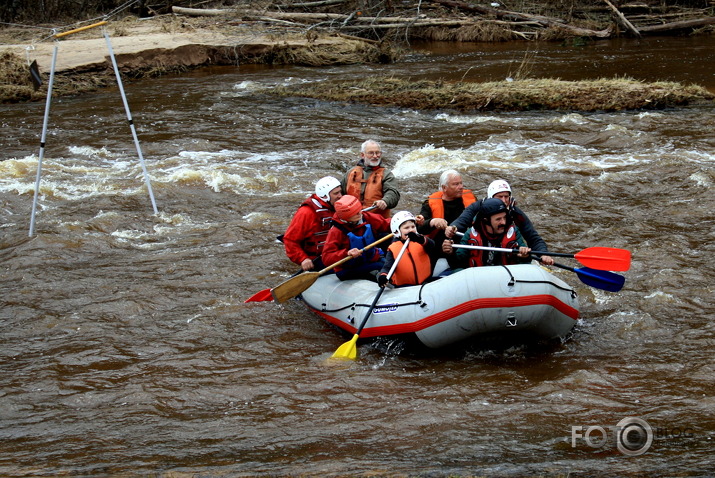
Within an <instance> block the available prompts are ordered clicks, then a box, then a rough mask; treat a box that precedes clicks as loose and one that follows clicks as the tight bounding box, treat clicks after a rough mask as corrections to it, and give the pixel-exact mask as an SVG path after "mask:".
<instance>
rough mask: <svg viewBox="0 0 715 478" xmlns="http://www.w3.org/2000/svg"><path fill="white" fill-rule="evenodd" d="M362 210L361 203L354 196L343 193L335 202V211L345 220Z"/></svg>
mask: <svg viewBox="0 0 715 478" xmlns="http://www.w3.org/2000/svg"><path fill="white" fill-rule="evenodd" d="M360 211H362V204H360V201H359V200H358V198H356V197H355V196H350V195H345V196H343V197H341V198H340V199H338V200H337V201H336V202H335V212H336V213H337V215H338V217H339V218H340V219H342V220H343V221H347V220H348V219H350V218H351V217H353V216H354V215H356V214H358V213H359V212H360Z"/></svg>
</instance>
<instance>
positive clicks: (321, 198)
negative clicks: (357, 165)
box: [281, 176, 343, 271]
mask: <svg viewBox="0 0 715 478" xmlns="http://www.w3.org/2000/svg"><path fill="white" fill-rule="evenodd" d="M342 196H343V194H342V188H341V186H340V181H338V180H337V179H336V178H334V177H332V176H325V177H324V178H321V179H319V180H318V182H317V183H315V192H314V193H313V194H311V195H310V197H308V198H307V199H306V200H305V201H303V202H302V203H301V204H300V206H299V207H298V210H297V211H296V212H295V215H294V216H293V219H292V220H291V222H290V224H289V225H288V228H287V229H286V232H285V234H284V235H283V236H282V237H281V240H282V241H283V246H284V247H285V251H286V255H287V256H288V259H290V260H291V261H293V262H294V263H296V264H298V265H299V266H300V268H301V269H302V270H304V271H311V270H314V269H323V268H324V267H325V265H324V264H323V261H322V260H321V253H322V252H323V245H324V243H325V239H326V238H327V237H328V231H329V230H330V227H331V226H332V218H333V214H335V209H334V207H333V206H334V204H335V202H336V201H337V200H338V199H340V198H341V197H342Z"/></svg>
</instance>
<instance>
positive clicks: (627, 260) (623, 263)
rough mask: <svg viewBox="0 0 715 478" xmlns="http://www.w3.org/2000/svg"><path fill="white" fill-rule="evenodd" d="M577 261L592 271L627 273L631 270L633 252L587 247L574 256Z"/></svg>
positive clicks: (611, 248)
mask: <svg viewBox="0 0 715 478" xmlns="http://www.w3.org/2000/svg"><path fill="white" fill-rule="evenodd" d="M574 257H575V258H576V260H577V261H579V262H580V263H581V264H583V265H585V266H586V267H590V268H591V269H599V270H602V271H627V270H628V269H630V268H631V251H628V250H626V249H616V248H613V247H587V248H586V249H584V250H582V251H581V252H579V253H577V254H575V255H574Z"/></svg>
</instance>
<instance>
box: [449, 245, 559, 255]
mask: <svg viewBox="0 0 715 478" xmlns="http://www.w3.org/2000/svg"><path fill="white" fill-rule="evenodd" d="M452 247H456V248H457V249H479V250H480V251H496V252H510V253H513V254H518V253H519V249H518V248H515V249H509V248H507V247H489V246H472V245H470V244H452ZM531 253H532V254H539V255H542V256H559V257H573V254H563V253H559V252H545V251H531Z"/></svg>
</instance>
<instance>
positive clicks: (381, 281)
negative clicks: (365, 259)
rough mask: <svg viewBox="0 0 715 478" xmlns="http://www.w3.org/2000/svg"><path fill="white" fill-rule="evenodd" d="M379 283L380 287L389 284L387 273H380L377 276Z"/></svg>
mask: <svg viewBox="0 0 715 478" xmlns="http://www.w3.org/2000/svg"><path fill="white" fill-rule="evenodd" d="M377 285H379V286H380V287H385V285H387V274H384V273H383V274H380V275H379V276H377Z"/></svg>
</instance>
